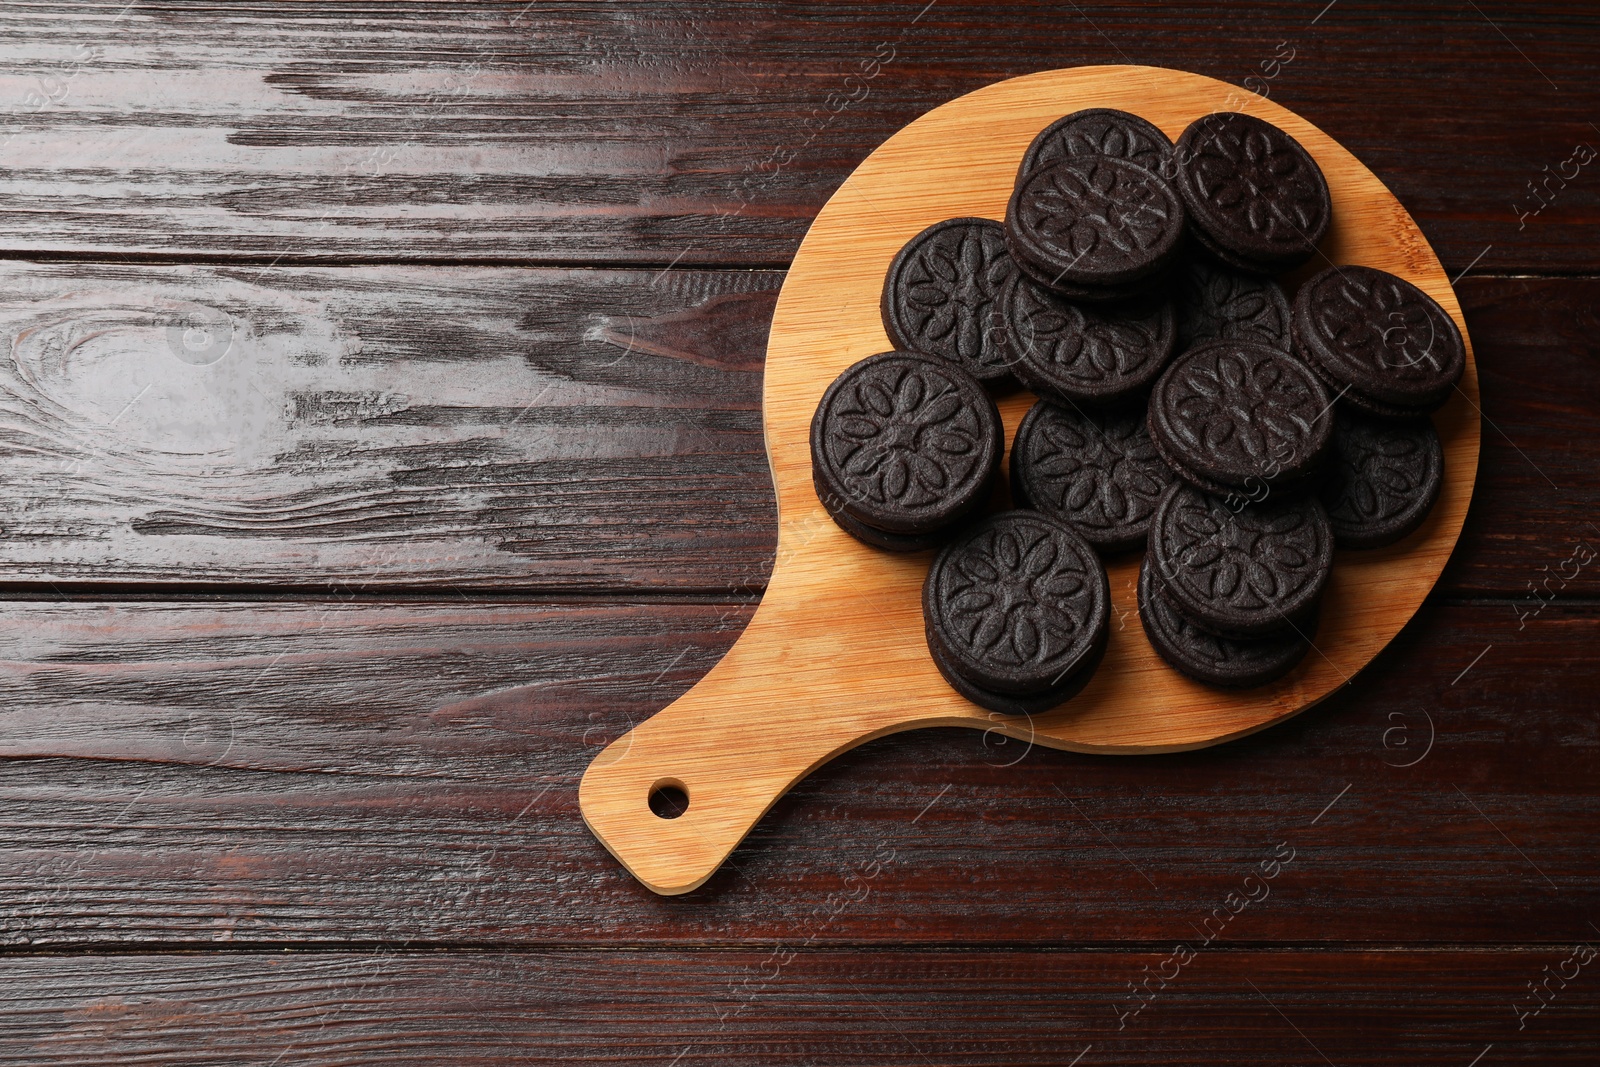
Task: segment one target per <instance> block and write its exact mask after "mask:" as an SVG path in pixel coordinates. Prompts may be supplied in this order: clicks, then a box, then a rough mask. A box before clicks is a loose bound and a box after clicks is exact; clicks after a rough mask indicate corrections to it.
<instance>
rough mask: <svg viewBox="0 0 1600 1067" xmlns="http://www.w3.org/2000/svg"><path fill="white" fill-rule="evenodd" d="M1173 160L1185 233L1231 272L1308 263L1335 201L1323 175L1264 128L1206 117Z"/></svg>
mask: <svg viewBox="0 0 1600 1067" xmlns="http://www.w3.org/2000/svg"><path fill="white" fill-rule="evenodd" d="M1172 158H1173V172H1174V178H1173V183H1172V184H1173V185H1174V186H1175V187H1176V188H1177V190H1178V194H1179V195H1180V196H1181V197H1182V198H1183V205H1184V209H1185V211H1186V212H1187V213H1188V218H1189V230H1190V232H1191V233H1192V234H1193V235H1194V237H1195V239H1196V240H1198V241H1199V242H1200V244H1202V245H1203V246H1204V247H1205V248H1206V249H1208V250H1209V251H1210V252H1211V253H1212V254H1213V255H1215V256H1216V257H1217V258H1218V259H1220V260H1222V261H1223V262H1224V263H1227V264H1229V265H1230V266H1234V267H1238V268H1239V269H1240V270H1246V271H1253V272H1255V273H1259V274H1276V273H1278V272H1280V271H1285V270H1289V269H1290V268H1292V267H1296V266H1299V265H1300V264H1301V263H1304V262H1305V261H1306V260H1308V259H1310V258H1311V256H1312V255H1313V254H1314V253H1315V252H1316V250H1317V242H1319V241H1321V240H1322V238H1323V235H1324V234H1326V233H1327V232H1328V222H1329V220H1330V219H1331V218H1332V216H1333V201H1332V199H1331V198H1330V197H1329V195H1328V182H1327V179H1325V178H1324V177H1323V176H1322V169H1321V168H1320V167H1318V166H1317V162H1316V160H1314V159H1312V158H1311V153H1309V152H1307V151H1306V150H1305V149H1304V148H1302V147H1301V145H1300V142H1299V141H1296V140H1295V139H1294V138H1293V137H1290V136H1289V135H1288V134H1287V133H1284V132H1283V131H1282V130H1280V129H1278V127H1276V126H1274V125H1272V124H1271V123H1270V122H1263V121H1262V120H1261V119H1258V118H1255V117H1254V116H1251V115H1241V114H1238V113H1237V112H1216V113H1214V114H1210V115H1207V116H1205V117H1204V118H1200V119H1197V120H1195V121H1194V122H1192V123H1190V124H1189V128H1188V129H1186V130H1184V131H1183V134H1182V136H1180V137H1179V138H1178V144H1177V147H1176V148H1175V149H1174V151H1173V157H1172Z"/></svg>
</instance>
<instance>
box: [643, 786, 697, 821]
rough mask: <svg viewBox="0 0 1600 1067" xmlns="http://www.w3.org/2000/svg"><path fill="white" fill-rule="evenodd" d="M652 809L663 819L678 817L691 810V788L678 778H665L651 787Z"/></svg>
mask: <svg viewBox="0 0 1600 1067" xmlns="http://www.w3.org/2000/svg"><path fill="white" fill-rule="evenodd" d="M650 810H651V811H653V812H654V813H655V814H656V816H657V817H659V818H662V819H676V818H677V817H678V816H680V815H682V814H683V813H684V812H686V811H688V810H689V790H688V789H687V788H685V787H684V784H683V783H682V782H680V781H678V780H677V779H676V778H663V779H661V781H659V782H657V783H656V784H655V785H653V786H651V787H650Z"/></svg>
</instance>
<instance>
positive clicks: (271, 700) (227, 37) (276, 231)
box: [0, 0, 1600, 1067]
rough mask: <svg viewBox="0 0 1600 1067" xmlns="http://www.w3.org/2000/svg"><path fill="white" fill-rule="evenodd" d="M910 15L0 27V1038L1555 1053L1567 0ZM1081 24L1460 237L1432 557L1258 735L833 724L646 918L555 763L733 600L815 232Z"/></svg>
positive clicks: (1063, 60) (680, 654) (76, 1054)
mask: <svg viewBox="0 0 1600 1067" xmlns="http://www.w3.org/2000/svg"><path fill="white" fill-rule="evenodd" d="M925 3H926V0H909V2H906V3H873V4H866V3H860V4H830V5H822V4H812V3H796V4H790V5H777V4H767V3H763V4H757V5H752V6H740V7H720V6H719V7H710V6H708V5H705V4H678V3H667V2H663V0H654V2H651V3H639V4H634V3H629V4H623V3H610V4H589V3H580V4H529V5H526V6H524V5H523V4H522V3H520V2H519V3H513V4H498V5H493V4H485V5H466V4H450V5H428V4H403V3H396V4H370V3H362V4H356V3H348V4H344V3H319V4H302V3H285V2H269V0H263V2H261V3H256V4H251V5H244V4H239V5H233V4H220V3H210V4H207V3H176V2H163V3H155V2H148V3H147V2H144V0H134V2H132V3H124V0H108V2H104V3H68V2H50V0H37V2H32V0H30V2H22V0H18V2H15V3H8V4H6V5H4V7H3V8H0V55H3V57H4V63H3V66H0V72H3V75H4V77H3V79H0V106H3V107H4V108H6V109H7V110H6V111H5V112H4V113H3V117H4V121H3V132H0V140H3V142H4V151H3V153H0V228H3V234H4V236H3V247H4V254H5V262H4V263H3V264H0V317H3V322H4V329H5V333H6V336H7V338H8V339H9V345H10V352H11V358H10V359H9V360H7V361H5V363H4V365H3V367H0V443H3V448H4V464H3V467H0V471H3V474H0V477H3V485H4V492H3V493H0V567H3V569H0V580H3V588H0V593H3V595H4V602H3V605H0V650H3V651H0V694H3V700H0V755H3V756H4V757H5V758H4V760H3V762H0V800H3V806H0V820H3V826H4V832H3V835H0V946H3V948H0V952H3V959H0V1062H3V1063H5V1064H7V1065H13V1064H15V1065H23V1064H50V1065H58V1064H104V1063H117V1064H125V1063H136V1062H137V1063H147V1064H157V1065H172V1064H230V1065H231V1064H260V1065H263V1067H264V1065H269V1064H275V1065H281V1067H288V1065H298V1064H316V1065H332V1064H372V1065H377V1064H383V1065H393V1064H402V1063H403V1064H432V1063H447V1062H448V1063H472V1064H511V1063H517V1064H522V1063H528V1062H545V1061H552V1062H554V1061H563V1062H568V1061H574V1060H581V1061H604V1062H615V1063H659V1064H663V1065H667V1064H681V1065H684V1067H687V1065H689V1064H693V1063H701V1062H713V1061H715V1062H731V1063H749V1064H763V1065H764V1064H772V1063H804V1064H841V1065H845V1064H849V1065H854V1064H955V1063H960V1064H977V1063H995V1064H1019V1063H1029V1064H1031V1063H1061V1064H1073V1063H1078V1064H1082V1065H1083V1067H1099V1065H1103V1064H1113V1063H1125V1064H1168V1063H1170V1064H1241V1063H1249V1064H1258V1063H1259V1064H1302V1065H1316V1064H1323V1063H1327V1064H1334V1065H1338V1067H1348V1065H1355V1064H1405V1065H1415V1064H1440V1065H1455V1067H1469V1065H1474V1064H1476V1065H1481V1067H1498V1065H1501V1064H1508V1063H1526V1064H1541V1065H1547V1064H1557V1063H1562V1064H1566V1063H1571V1064H1579V1063H1582V1064H1593V1063H1595V1062H1597V1060H1600V1051H1597V1049H1600V1038H1597V1033H1600V960H1595V959H1593V957H1594V955H1595V947H1596V946H1600V926H1597V923H1600V882H1597V876H1600V857H1597V855H1596V829H1597V826H1600V777H1597V770H1600V721H1597V705H1600V599H1597V597H1600V577H1597V576H1600V557H1597V556H1596V553H1597V552H1600V525H1597V523H1600V508H1597V506H1596V505H1597V503H1600V492H1597V488H1596V481H1597V479H1596V473H1595V471H1596V464H1597V462H1600V373H1597V372H1600V361H1597V341H1596V337H1597V335H1600V315H1597V313H1596V306H1597V302H1600V242H1597V237H1600V226H1597V222H1600V160H1595V159H1594V158H1593V156H1594V149H1593V148H1589V147H1588V146H1597V147H1600V128H1597V127H1596V122H1600V94H1597V92H1596V89H1595V84H1594V80H1593V65H1594V62H1595V59H1596V57H1597V53H1600V26H1597V21H1600V12H1597V11H1596V9H1595V8H1594V6H1593V5H1589V4H1578V3H1571V4H1565V5H1562V4H1549V5H1544V6H1543V7H1541V8H1539V9H1537V10H1536V9H1534V8H1533V7H1532V6H1529V5H1521V4H1511V3H1508V2H1506V0H1496V2H1495V3H1492V4H1491V3H1489V2H1488V0H1477V2H1472V0H1468V2H1465V3H1460V4H1456V3H1451V4H1441V5H1418V4H1411V5H1395V4H1377V3H1361V2H1357V0H1337V2H1335V3H1331V4H1327V5H1326V6H1324V4H1325V0H1306V2H1297V3H1293V4H1282V3H1280V4H1229V5H1194V4H1184V5H1174V6H1171V7H1168V8H1166V9H1164V10H1159V11H1158V10H1156V9H1154V8H1146V7H1135V6H1132V5H1106V4H1100V3H1089V2H1087V0H1084V2H1083V3H1073V2H1071V0H1068V2H1067V3H1064V4H1061V5H1041V6H1030V5H1004V6H1002V5H984V6H980V5H971V4H959V3H955V2H953V0H939V2H936V3H934V4H929V5H928V6H926V7H924V4H925ZM1283 42H1287V43H1283ZM1291 53H1292V59H1290V60H1288V61H1282V56H1284V55H1285V54H1291ZM1117 62H1132V63H1145V64H1154V65H1164V66H1172V67H1181V68H1186V69H1190V70H1195V71H1199V72H1202V73H1205V74H1209V75H1213V76H1216V77H1219V78H1223V79H1226V80H1228V81H1231V82H1234V83H1239V84H1248V85H1249V86H1250V87H1251V88H1254V89H1257V90H1261V91H1266V92H1268V93H1270V95H1271V96H1272V98H1273V99H1275V100H1278V101H1281V102H1282V103H1284V104H1285V105H1287V106H1288V107H1290V108H1292V109H1294V110H1296V111H1298V112H1299V113H1300V114H1301V115H1303V116H1305V117H1306V118H1307V119H1309V120H1310V121H1312V122H1314V123H1316V124H1317V125H1319V126H1320V127H1321V128H1323V129H1324V130H1326V131H1328V132H1329V133H1330V134H1332V135H1333V136H1334V137H1336V138H1337V139H1338V140H1340V141H1341V142H1343V143H1344V144H1345V145H1346V146H1348V147H1349V148H1350V149H1351V150H1352V151H1353V152H1354V153H1355V154H1356V155H1357V156H1358V157H1360V158H1361V159H1362V160H1363V161H1364V162H1365V163H1367V165H1368V166H1370V167H1371V168H1372V169H1373V170H1374V171H1375V172H1376V173H1377V174H1378V175H1379V177H1381V178H1382V179H1383V180H1384V181H1385V182H1386V183H1388V185H1389V186H1390V188H1392V189H1393V190H1394V192H1395V193H1396V194H1397V195H1398V196H1399V198H1400V199H1401V201H1402V202H1404V203H1405V204H1406V206H1407V207H1408V208H1409V209H1410V210H1411V212H1412V213H1413V214H1414V215H1415V216H1416V218H1417V220H1418V222H1419V223H1420V224H1421V226H1422V228H1423V230H1424V231H1425V232H1426V233H1427V235H1428V238H1429V240H1430V241H1432V242H1433V245H1434V247H1435V248H1436V249H1437V251H1438V253H1439V255H1440V256H1441V258H1442V259H1443V260H1444V263H1445V265H1446V268H1447V269H1448V270H1449V272H1450V274H1451V275H1452V277H1457V276H1459V277H1458V280H1457V292H1458V293H1459V295H1460V298H1461V302H1462V304H1463V305H1464V306H1465V308H1466V315H1467V321H1468V324H1469V326H1470V328H1471V333H1472V337H1473V340H1474V342H1475V345H1476V348H1477V357H1478V365H1479V369H1480V372H1481V374H1482V381H1483V403H1484V407H1483V412H1484V425H1483V461H1482V466H1481V469H1480V471H1479V476H1478V484H1477V495H1476V498H1475V500H1474V503H1473V507H1472V512H1471V515H1470V517H1469V520H1468V523H1467V529H1466V532H1465V534H1464V536H1463V538H1462V541H1461V544H1460V547H1459V548H1458V550H1457V551H1456V553H1455V556H1454V558H1453V560H1452V562H1451V564H1450V566H1449V568H1448V569H1447V571H1446V572H1445V575H1444V578H1443V579H1442V580H1441V582H1440V583H1439V585H1438V587H1437V588H1436V590H1435V591H1434V593H1433V595H1432V596H1431V597H1430V598H1429V600H1428V603H1427V604H1426V605H1425V606H1424V608H1423V609H1422V611H1421V612H1420V613H1419V614H1418V616H1417V617H1416V619H1415V620H1414V621H1413V622H1412V624H1411V625H1410V626H1408V627H1407V628H1406V630H1405V631H1404V632H1403V633H1402V634H1401V636H1400V637H1399V638H1398V639H1397V640H1396V641H1395V642H1394V644H1393V645H1392V646H1391V647H1390V648H1389V649H1388V650H1387V651H1386V652H1385V653H1384V654H1383V655H1381V656H1380V657H1379V659H1378V661H1377V662H1375V663H1374V664H1373V665H1372V666H1371V667H1370V668H1369V669H1368V670H1366V671H1363V672H1362V673H1361V674H1360V675H1359V676H1358V677H1357V678H1355V680H1354V681H1353V682H1352V683H1351V684H1350V685H1349V686H1348V688H1346V689H1344V690H1343V691H1341V692H1340V693H1338V694H1336V695H1335V696H1334V697H1333V698H1331V699H1329V700H1328V701H1327V702H1326V703H1325V704H1323V705H1321V706H1319V707H1318V708H1316V709H1315V710H1313V711H1311V712H1308V713H1306V714H1304V715H1302V716H1300V717H1298V718H1297V719H1295V720H1293V721H1292V722H1290V723H1288V724H1286V725H1284V726H1281V727H1279V728H1277V729H1274V730H1270V731H1268V732H1266V733H1264V734H1261V735H1258V736H1256V737H1253V738H1249V739H1247V740H1244V741H1240V742H1237V743H1233V744H1229V745H1225V746H1222V747H1220V748H1217V749H1214V750H1211V751H1206V752H1200V753H1194V754H1189V755H1181V756H1170V757H1160V758H1093V757H1085V756H1076V755H1070V754H1065V753H1060V752H1052V751H1044V750H1037V749H1036V750H1033V751H1024V750H1022V748H1021V747H1020V746H1018V745H1017V744H1016V743H1014V742H1013V743H1011V744H1010V745H1009V747H1007V746H1002V745H999V744H997V743H995V739H993V738H991V739H990V740H989V743H988V744H985V742H984V741H983V739H982V738H981V737H980V736H979V735H978V734H977V733H976V732H963V731H929V732H924V733H918V734H910V735H904V736H900V737H895V738H889V739H885V740H882V741H879V742H876V743H873V744H870V745H867V746H865V747H863V748H861V749H859V750H857V751H855V752H853V753H851V754H849V755H847V756H846V757H844V758H842V759H840V760H838V761H836V762H835V763H833V764H831V765H829V766H827V767H825V768H824V769H822V770H821V771H820V772H818V773H817V774H815V775H813V776H812V777H811V778H810V779H809V780H807V781H806V782H805V783H803V784H802V785H801V786H800V787H799V788H798V789H796V790H795V791H794V792H793V793H792V794H791V795H790V796H789V797H787V798H786V799H784V800H783V801H782V802H781V803H779V804H778V805H777V807H776V808H775V809H774V810H773V811H772V812H771V813H770V814H769V815H768V816H767V817H766V818H765V819H764V820H763V821H762V822H761V824H760V826H759V827H758V829H757V830H756V832H755V834H754V835H753V836H752V838H751V839H750V840H749V841H748V842H747V843H746V844H745V846H744V847H742V848H741V849H740V850H739V851H738V852H737V853H736V854H735V855H734V857H733V860H732V861H731V862H730V863H729V864H728V865H727V867H726V869H724V870H723V871H721V872H719V873H718V874H717V875H716V876H715V877H714V878H713V879H712V880H711V882H709V883H708V884H707V885H706V886H705V887H704V888H703V889H702V890H700V891H698V892H696V893H694V894H691V895H689V896H687V897H681V898H671V899H668V898H661V897H657V896H653V895H652V894H650V893H649V892H647V891H646V890H645V889H643V887H641V886H640V885H639V884H637V883H636V882H635V881H634V880H633V879H632V878H631V877H629V876H628V875H627V874H626V873H625V872H624V871H623V870H622V869H621V867H619V866H618V865H617V864H616V863H615V862H614V861H613V860H612V859H611V858H610V856H608V855H607V854H606V853H605V852H604V850H603V849H602V848H601V847H600V846H599V845H598V844H597V843H596V842H595V841H594V839H593V838H592V837H591V836H590V835H589V833H588V832H587V830H585V828H584V826H583V823H582V822H581V820H580V818H579V814H578V810H577V805H576V784H577V781H578V778H579V776H580V775H581V774H582V772H583V769H584V767H585V766H586V765H587V763H588V761H589V760H590V758H591V757H592V756H593V755H594V754H595V753H596V752H597V751H598V750H599V748H600V747H601V746H602V745H603V744H604V743H605V742H606V741H608V740H609V739H611V738H613V737H615V736H617V735H618V734H619V733H620V732H621V731H622V730H624V729H626V728H627V727H628V726H629V724H630V723H634V722H637V721H639V720H641V719H642V718H644V717H645V716H648V715H650V714H651V713H652V712H654V711H655V710H657V709H658V708H660V707H662V706H663V705H665V704H666V703H667V702H668V701H670V700H671V699H672V698H674V697H675V696H677V695H678V694H679V693H681V692H683V691H684V690H685V689H687V688H688V687H689V686H690V685H691V684H692V683H693V682H694V681H695V680H696V679H697V678H699V677H700V676H701V675H702V674H703V673H704V672H705V671H706V670H707V669H708V668H709V667H710V666H711V665H712V664H713V663H714V662H715V661H716V660H717V658H718V657H719V656H720V655H721V654H722V653H723V652H724V651H725V650H726V649H727V648H728V647H729V645H730V644H731V643H732V641H733V640H734V638H735V636H736V635H737V634H738V632H739V630H740V628H741V626H743V624H744V623H745V621H746V620H747V619H748V618H749V617H750V613H751V611H752V610H753V607H754V605H755V604H756V602H757V601H758V600H759V599H760V596H761V593H762V589H763V585H764V582H765V579H766V576H767V574H768V572H769V569H770V565H771V559H772V554H773V548H774V531H775V521H774V512H773V505H772V498H771V486H770V482H769V480H768V474H767V469H766V462H765V458H764V453H763V450H762V440H761V433H760V410H759V408H760V385H761V369H762V353H763V346H764V340H765V336H766V329H767V324H768V321H769V318H770V315H771V311H772V307H773V301H774V298H775V294H776V292H777V289H778V287H779V286H780V285H781V283H782V281H783V270H784V267H785V264H786V263H787V261H788V259H789V257H790V256H791V255H792V254H793V252H794V249H795V247H796V245H797V243H798V242H799V240H800V238H801V237H802V235H803V234H804V233H805V230H806V226H807V223H808V221H809V219H810V218H811V217H812V215H813V214H814V213H815V212H816V211H817V209H818V208H819V207H820V206H821V204H822V203H823V202H824V201H825V200H826V198H827V197H828V195H829V193H830V192H831V191H832V190H833V189H834V188H835V187H836V186H837V185H838V183H839V182H840V181H841V180H843V178H844V176H845V175H846V174H847V173H849V171H850V169H851V168H852V167H853V166H854V165H855V164H856V163H857V162H859V161H860V160H861V159H862V158H863V157H864V156H865V155H866V154H867V153H868V152H869V151H870V150H871V149H872V148H873V147H874V146H875V145H877V144H878V143H880V142H881V141H882V140H883V139H884V138H886V137H887V136H889V134H890V133H892V132H893V131H894V130H896V129H898V128H899V127H900V126H902V125H904V124H905V123H907V122H909V121H910V120H911V119H913V118H915V117H916V116H918V115H919V114H921V113H923V112H924V111H926V110H928V109H929V108H931V107H933V106H935V105H937V104H939V103H941V102H943V101H946V100H949V99H951V98H953V97H955V96H958V95H960V94H962V93H965V92H968V91H970V90H973V89H976V88H978V87H980V86H983V85H986V84H988V83H990V82H993V81H995V80H998V79H1001V78H1006V77H1010V76H1013V75H1018V74H1024V73H1027V72H1030V71H1035V70H1041V69H1047V68H1052V67H1064V66H1072V65H1076V64H1086V63H1117ZM1247 79H1253V80H1251V81H1249V82H1248V83H1247V82H1246V80H1247ZM1580 146H1581V147H1580ZM1263 865H1266V866H1265V867H1264V866H1263ZM1264 869H1270V870H1273V871H1275V877H1273V878H1271V879H1270V881H1269V882H1268V883H1266V884H1267V886H1268V888H1269V889H1270V892H1269V893H1268V895H1266V896H1265V898H1261V897H1260V891H1259V889H1255V890H1251V889H1250V888H1249V887H1251V886H1259V885H1261V884H1262V883H1260V882H1257V881H1251V882H1249V883H1247V882H1246V879H1247V877H1248V876H1250V875H1251V874H1252V873H1253V872H1257V871H1261V870H1264ZM1246 893H1248V894H1249V896H1250V897H1251V898H1252V899H1248V900H1246V898H1245V896H1244V894H1246ZM1241 901H1244V903H1243V904H1241V903H1240V902H1241ZM1224 920H1226V921H1224ZM1208 942H1209V943H1208Z"/></svg>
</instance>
